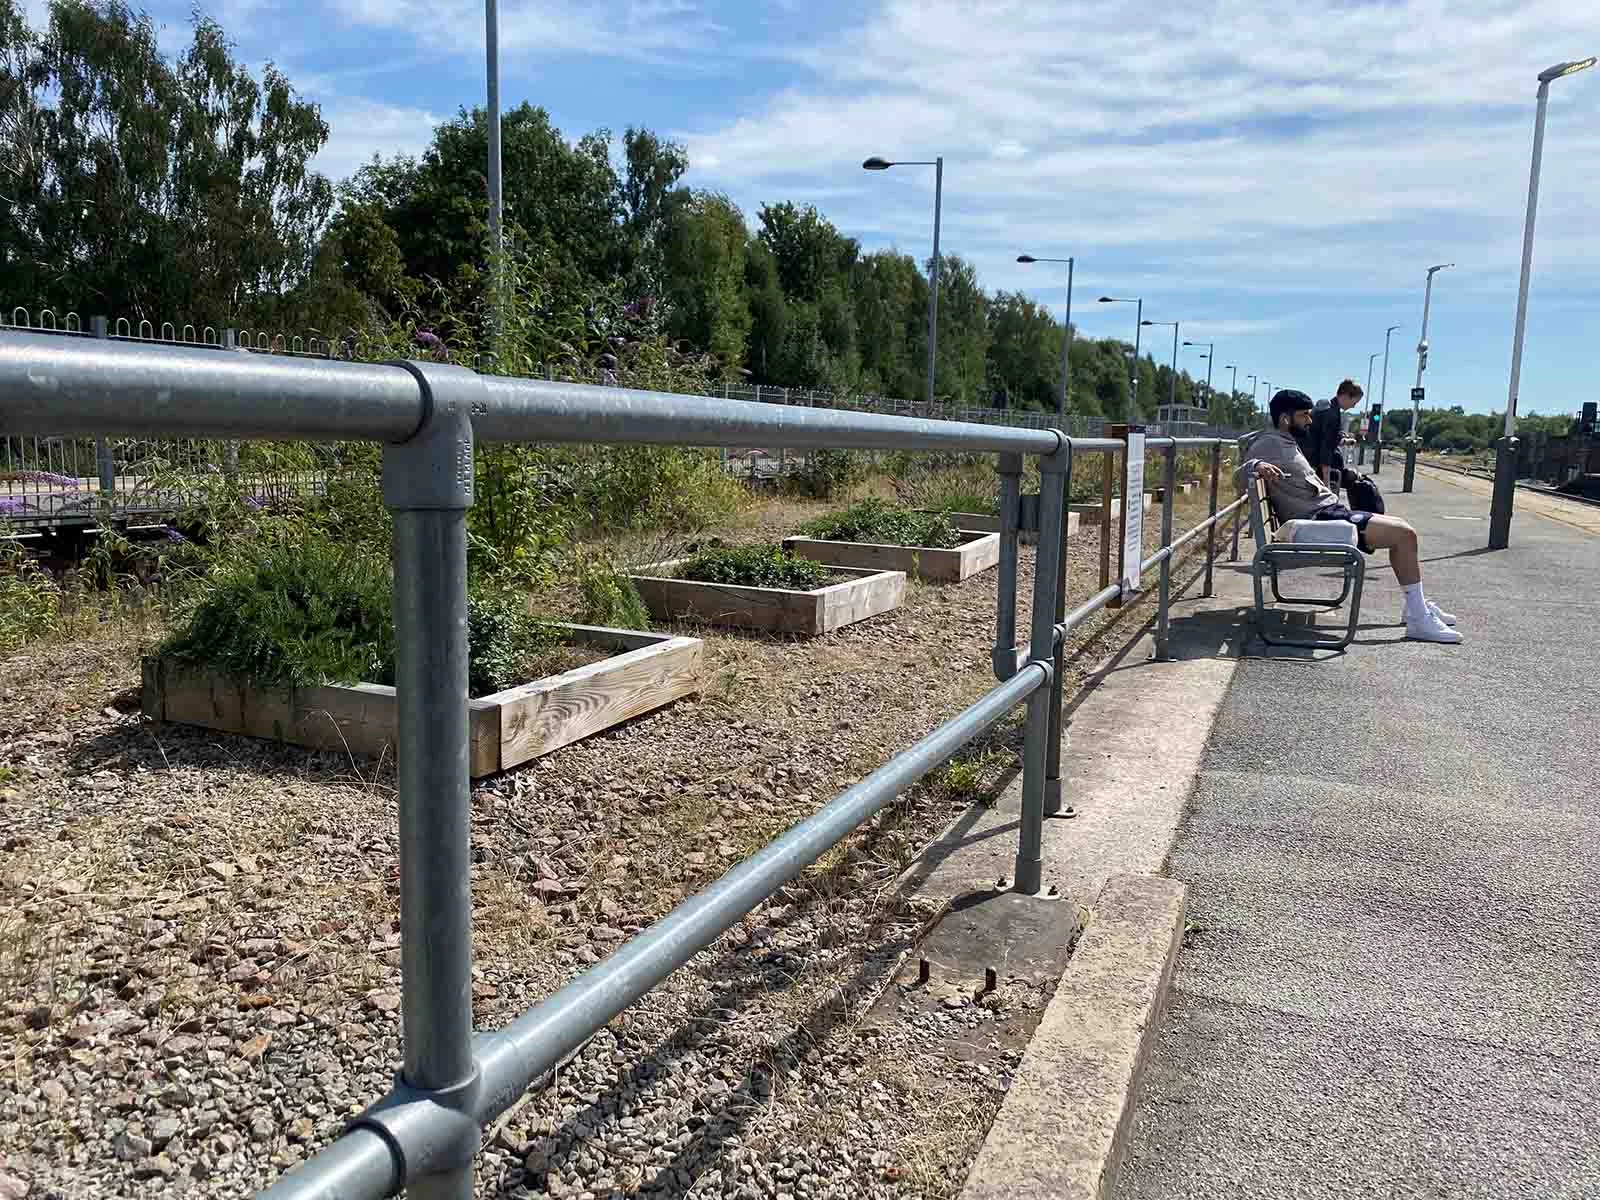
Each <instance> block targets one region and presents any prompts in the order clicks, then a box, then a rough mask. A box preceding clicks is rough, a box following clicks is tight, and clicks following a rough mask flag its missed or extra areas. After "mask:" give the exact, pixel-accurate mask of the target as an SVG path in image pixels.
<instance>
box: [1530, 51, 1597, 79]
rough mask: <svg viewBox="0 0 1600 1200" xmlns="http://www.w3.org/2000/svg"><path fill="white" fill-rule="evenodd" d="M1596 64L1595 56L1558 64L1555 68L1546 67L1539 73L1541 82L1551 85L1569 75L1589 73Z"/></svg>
mask: <svg viewBox="0 0 1600 1200" xmlns="http://www.w3.org/2000/svg"><path fill="white" fill-rule="evenodd" d="M1594 64H1595V58H1594V56H1593V55H1590V56H1589V57H1588V58H1576V59H1573V60H1572V61H1571V62H1564V63H1557V64H1556V65H1555V66H1553V67H1546V68H1545V69H1544V70H1542V71H1540V72H1539V82H1540V83H1549V82H1551V81H1552V80H1555V79H1561V78H1562V77H1564V76H1567V75H1576V74H1577V73H1578V72H1579V71H1587V70H1588V69H1589V68H1590V67H1592V66H1594Z"/></svg>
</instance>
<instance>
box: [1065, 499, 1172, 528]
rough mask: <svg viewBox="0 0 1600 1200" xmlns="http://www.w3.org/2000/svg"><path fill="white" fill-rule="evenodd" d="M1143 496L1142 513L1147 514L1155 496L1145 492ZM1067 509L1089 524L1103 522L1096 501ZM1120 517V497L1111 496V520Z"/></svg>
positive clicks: (1098, 503)
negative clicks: (1080, 515) (1078, 514)
mask: <svg viewBox="0 0 1600 1200" xmlns="http://www.w3.org/2000/svg"><path fill="white" fill-rule="evenodd" d="M1143 495H1144V511H1145V512H1149V511H1150V506H1151V505H1152V504H1153V503H1155V495H1154V493H1151V492H1145V493H1144V494H1143ZM1069 507H1070V508H1071V510H1072V511H1073V512H1075V513H1080V514H1082V515H1083V517H1085V518H1086V519H1088V521H1089V522H1090V523H1091V524H1094V525H1099V524H1102V523H1103V522H1104V520H1105V518H1104V516H1103V515H1102V510H1101V507H1100V502H1099V501H1098V500H1096V501H1094V502H1093V503H1090V504H1073V505H1071V506H1069ZM1120 516H1122V497H1121V496H1113V497H1111V519H1112V520H1113V521H1115V520H1116V519H1117V518H1118V517H1120Z"/></svg>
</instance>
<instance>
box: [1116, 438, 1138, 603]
mask: <svg viewBox="0 0 1600 1200" xmlns="http://www.w3.org/2000/svg"><path fill="white" fill-rule="evenodd" d="M1123 462H1124V463H1125V466H1124V468H1123V472H1122V554H1121V555H1120V558H1121V562H1120V563H1119V564H1118V565H1119V566H1120V567H1121V570H1122V576H1121V579H1120V581H1119V582H1120V583H1121V584H1122V593H1123V595H1124V597H1126V596H1129V595H1131V594H1132V593H1135V592H1137V591H1138V590H1139V580H1140V576H1141V575H1142V574H1143V572H1141V571H1140V570H1139V566H1140V564H1141V563H1143V562H1144V427H1143V426H1142V425H1133V426H1129V428H1128V451H1127V454H1126V456H1125V457H1124V459H1123Z"/></svg>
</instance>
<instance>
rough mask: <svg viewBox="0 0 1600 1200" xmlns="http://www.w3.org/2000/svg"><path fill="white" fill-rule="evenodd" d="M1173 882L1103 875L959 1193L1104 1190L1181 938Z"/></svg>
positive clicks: (1016, 1199)
mask: <svg viewBox="0 0 1600 1200" xmlns="http://www.w3.org/2000/svg"><path fill="white" fill-rule="evenodd" d="M1184 913H1185V888H1184V885H1183V884H1182V883H1181V882H1179V881H1178V880H1176V879H1169V878H1165V877H1163V876H1155V875H1119V876H1116V877H1114V878H1112V879H1110V880H1108V881H1107V883H1106V885H1105V888H1104V889H1103V890H1102V891H1101V893H1100V895H1099V897H1098V899H1097V900H1096V902H1095V904H1094V906H1093V908H1092V909H1091V912H1090V916H1089V923H1088V925H1087V927H1086V928H1085V929H1084V932H1083V935H1082V937H1081V938H1080V939H1079V941H1078V945H1077V948H1076V949H1075V950H1074V952H1073V955H1072V959H1071V961H1070V962H1069V963H1068V965H1067V969H1066V972H1065V973H1064V974H1063V975H1062V977H1061V982H1060V985H1059V986H1058V987H1057V989H1056V993H1055V996H1054V997H1053V998H1052V999H1051V1001H1050V1003H1049V1005H1048V1006H1047V1007H1046V1009H1045V1013H1044V1017H1043V1019H1042V1020H1041V1021H1040V1023H1039V1027H1038V1029H1037V1030H1036V1031H1035V1032H1034V1035H1033V1039H1032V1040H1031V1041H1030V1042H1029V1043H1028V1049H1027V1051H1026V1052H1025V1054H1024V1056H1023V1060H1022V1065H1021V1066H1020V1067H1019V1068H1018V1071H1017V1075H1016V1079H1015V1081H1014V1082H1013V1083H1012V1085H1011V1088H1010V1090H1009V1091H1008V1092H1007V1093H1006V1098H1005V1101H1004V1102H1003V1103H1002V1104H1001V1107H1000V1111H999V1113H998V1114H997V1115H996V1116H995V1120H994V1124H993V1125H992V1126H990V1129H989V1134H988V1137H987V1138H985V1140H984V1143H983V1146H982V1148H981V1149H980V1150H979V1152H978V1156H977V1158H976V1159H975V1160H974V1162H973V1165H972V1170H971V1172H970V1173H969V1174H968V1176H967V1183H966V1187H965V1188H964V1189H963V1190H962V1192H961V1197H962V1200H1099V1198H1100V1197H1103V1196H1107V1195H1109V1194H1110V1192H1111V1189H1112V1185H1113V1184H1114V1182H1115V1180H1116V1170H1117V1166H1118V1163H1119V1161H1120V1158H1121V1155H1122V1151H1123V1147H1124V1145H1125V1142H1126V1135H1127V1131H1128V1124H1129V1121H1130V1119H1131V1117H1132V1113H1133V1102H1134V1096H1135V1095H1136V1093H1137V1089H1138V1081H1139V1072H1140V1070H1141V1069H1142V1067H1143V1065H1144V1062H1145V1059H1146V1057H1147V1056H1148V1054H1149V1051H1150V1047H1151V1044H1152V1043H1153V1041H1154V1035H1155V1032H1156V1030H1157V1029H1158V1027H1159V1025H1160V1021H1161V1013H1162V1010H1163V1007H1164V1006H1165V1003H1166V998H1167V994H1168V990H1169V989H1170V987H1171V985H1172V976H1173V972H1174V970H1175V969H1176V966H1177V959H1178V951H1179V949H1180V948H1181V946H1182V944H1183V930H1184Z"/></svg>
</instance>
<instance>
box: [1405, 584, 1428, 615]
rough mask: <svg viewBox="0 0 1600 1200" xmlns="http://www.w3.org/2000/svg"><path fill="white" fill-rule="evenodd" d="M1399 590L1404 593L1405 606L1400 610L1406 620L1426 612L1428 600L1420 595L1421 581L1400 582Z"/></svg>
mask: <svg viewBox="0 0 1600 1200" xmlns="http://www.w3.org/2000/svg"><path fill="white" fill-rule="evenodd" d="M1400 590H1401V591H1402V592H1404V593H1405V597H1406V599H1405V606H1404V607H1403V608H1402V609H1401V610H1400V612H1401V615H1402V616H1403V617H1405V619H1406V620H1408V621H1410V620H1415V619H1417V618H1420V617H1424V616H1426V615H1427V613H1428V602H1427V601H1426V600H1425V599H1423V596H1422V581H1421V580H1418V581H1417V582H1416V583H1407V584H1402V585H1401V587H1400Z"/></svg>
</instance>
